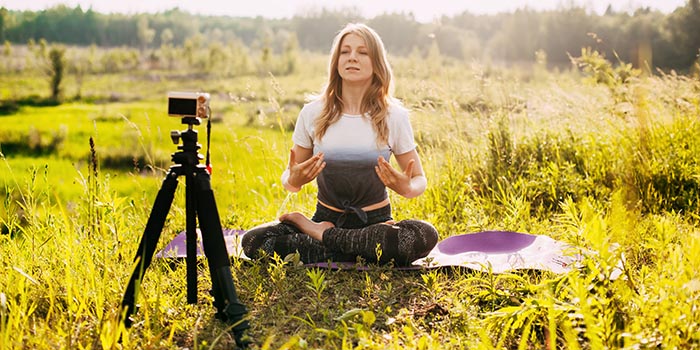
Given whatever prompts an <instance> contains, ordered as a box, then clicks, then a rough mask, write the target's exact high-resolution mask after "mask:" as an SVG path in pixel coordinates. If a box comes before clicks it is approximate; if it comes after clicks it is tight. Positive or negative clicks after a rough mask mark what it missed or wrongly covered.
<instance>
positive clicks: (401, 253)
mask: <svg viewBox="0 0 700 350" xmlns="http://www.w3.org/2000/svg"><path fill="white" fill-rule="evenodd" d="M311 220H312V221H315V222H321V221H330V222H332V223H334V224H335V225H336V226H341V227H334V228H329V229H327V230H326V231H324V233H323V242H320V241H317V240H315V239H313V238H311V237H310V236H309V235H307V234H305V233H303V232H301V231H300V230H299V229H298V228H296V227H295V226H293V225H290V224H286V223H280V222H273V223H268V224H264V225H260V226H258V227H255V228H253V229H251V230H250V231H248V232H246V233H245V235H244V236H243V240H242V245H243V251H244V252H245V254H246V255H247V256H248V257H250V258H259V257H261V256H263V255H265V254H269V255H272V254H273V253H277V254H278V255H280V256H281V257H283V258H284V257H285V256H287V255H288V254H292V253H295V252H298V253H299V255H300V259H301V261H303V262H304V263H316V262H326V261H339V262H340V261H343V262H347V261H349V262H355V261H356V260H357V257H361V258H363V259H364V260H365V261H366V262H368V263H379V264H386V263H389V262H390V261H393V262H394V264H395V265H397V266H406V265H410V264H411V262H413V261H415V260H417V259H420V258H422V257H425V256H426V255H428V253H430V251H431V250H432V249H433V247H435V244H437V240H438V232H437V230H435V227H433V225H431V224H429V223H427V222H425V221H420V220H403V221H400V222H398V223H396V224H395V225H387V224H384V222H386V221H388V220H391V207H390V206H386V207H384V208H380V209H376V210H372V211H369V212H367V222H366V223H365V222H362V220H361V219H360V218H359V217H358V216H357V215H356V214H355V213H352V212H346V213H338V212H335V211H332V210H330V209H328V208H326V207H324V206H322V205H317V206H316V213H315V214H314V216H313V217H312V218H311ZM379 252H381V254H380V253H379Z"/></svg>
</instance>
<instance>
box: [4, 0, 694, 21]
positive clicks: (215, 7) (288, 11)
mask: <svg viewBox="0 0 700 350" xmlns="http://www.w3.org/2000/svg"><path fill="white" fill-rule="evenodd" d="M572 3H573V4H576V5H581V6H585V7H586V8H587V9H590V10H593V11H595V12H598V13H603V12H604V11H605V9H606V8H607V7H608V4H611V5H612V6H613V9H615V10H616V11H632V10H634V9H636V8H638V7H642V6H644V7H647V6H648V7H651V8H652V9H658V10H660V11H663V12H667V13H668V12H672V11H673V10H674V9H676V8H677V7H679V6H683V5H684V4H685V3H686V0H333V1H330V0H327V1H320V0H236V1H227V0H0V7H5V8H8V9H10V10H33V11H37V10H43V9H46V8H49V7H52V6H55V5H58V4H65V5H67V6H69V7H75V6H77V5H80V6H81V8H82V9H83V10H87V9H89V8H92V9H93V10H94V11H97V12H102V13H113V12H119V13H126V14H134V13H142V12H162V11H165V10H168V9H172V8H175V7H178V8H180V9H182V10H185V11H188V12H191V13H195V14H204V15H228V16H236V17H238V16H240V17H257V16H262V17H266V18H288V17H293V16H294V15H298V14H303V13H305V12H308V11H309V10H310V9H320V8H327V9H343V8H348V7H356V8H357V9H359V10H360V14H361V15H362V16H363V17H365V18H371V17H374V16H376V15H379V14H382V13H385V12H404V13H408V12H412V13H413V15H414V16H415V18H416V20H418V21H421V22H430V21H432V20H434V19H436V18H439V17H440V16H442V15H448V16H450V15H455V14H458V13H462V12H464V11H469V12H471V13H475V14H494V13H498V12H506V11H513V10H515V9H518V8H523V7H526V6H527V7H528V8H531V9H535V10H545V9H556V8H558V7H562V6H568V5H570V4H572Z"/></svg>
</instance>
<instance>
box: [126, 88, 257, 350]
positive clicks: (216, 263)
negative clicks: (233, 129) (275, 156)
mask: <svg viewBox="0 0 700 350" xmlns="http://www.w3.org/2000/svg"><path fill="white" fill-rule="evenodd" d="M209 99H210V96H209V94H207V93H199V92H197V93H187V92H171V93H168V114H169V115H171V116H179V117H182V123H183V124H187V130H183V131H172V132H171V133H170V136H171V138H172V140H173V143H174V144H176V145H178V146H177V149H178V151H177V152H175V153H173V154H172V161H173V163H174V164H173V165H172V166H171V167H170V168H169V171H168V174H167V175H166V176H165V179H164V180H163V184H162V185H161V188H160V190H159V191H158V195H157V196H156V199H155V202H154V203H153V209H152V210H151V214H150V216H149V217H148V222H147V223H146V228H145V229H144V233H143V236H142V238H141V242H140V243H139V249H138V251H137V252H136V257H135V258H134V261H135V262H137V263H138V264H137V265H136V267H135V268H134V271H133V273H132V275H131V279H130V280H129V284H128V285H127V288H126V291H125V292H124V297H123V299H122V308H123V312H124V319H123V321H124V325H125V326H126V327H130V326H131V324H132V322H133V320H132V319H131V316H132V314H133V313H134V312H135V311H136V304H135V303H136V295H135V293H136V290H137V289H138V287H139V285H140V284H141V280H143V276H144V274H145V272H146V269H147V268H148V266H149V265H150V264H151V260H152V259H153V254H154V253H155V250H156V246H157V244H158V240H159V238H160V234H161V231H162V230H163V226H164V225H165V220H166V217H167V215H168V212H169V211H170V206H171V205H172V202H173V199H174V196H175V190H176V188H177V185H178V181H177V179H178V177H180V176H185V186H186V187H185V196H186V197H185V212H186V224H185V225H186V228H185V233H186V236H185V237H186V252H187V257H186V265H187V302H188V303H190V304H195V303H197V222H198V221H199V228H200V232H201V237H202V246H203V248H204V255H205V256H206V258H207V263H208V266H209V272H210V274H211V283H212V289H211V295H212V296H213V297H214V306H215V307H216V309H217V313H216V317H217V318H219V319H221V320H222V321H224V322H228V323H230V324H231V325H232V326H231V327H232V328H231V329H232V331H233V335H234V338H235V340H236V344H237V345H238V346H239V347H241V348H245V347H247V346H248V343H249V340H248V339H246V338H247V337H246V336H245V335H244V332H245V331H246V330H247V329H248V328H249V324H248V321H247V320H246V319H245V318H244V317H245V315H246V314H247V310H246V307H245V305H243V304H242V303H241V302H240V300H239V299H238V295H237V294H236V288H235V286H234V284H233V277H232V275H231V262H230V260H229V256H228V251H227V250H226V242H225V240H224V235H223V229H222V227H221V220H220V218H219V212H218V210H217V208H216V201H215V199H214V192H213V191H212V188H211V174H210V171H209V170H208V165H209V157H208V153H209V151H208V149H209V147H207V164H206V165H203V164H199V161H200V160H201V159H203V158H204V157H203V156H202V155H201V154H199V149H200V148H201V145H200V144H199V143H198V142H197V131H196V130H194V125H199V124H200V119H202V118H208V117H209ZM210 126H211V124H209V127H210ZM207 136H209V134H207ZM207 139H208V138H207ZM180 141H182V145H180Z"/></svg>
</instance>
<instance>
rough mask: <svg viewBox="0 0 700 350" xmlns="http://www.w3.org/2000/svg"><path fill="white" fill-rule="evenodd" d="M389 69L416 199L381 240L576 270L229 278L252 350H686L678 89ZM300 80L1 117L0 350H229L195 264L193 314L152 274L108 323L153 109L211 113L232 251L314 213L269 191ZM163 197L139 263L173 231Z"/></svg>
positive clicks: (694, 194) (687, 264)
mask: <svg viewBox="0 0 700 350" xmlns="http://www.w3.org/2000/svg"><path fill="white" fill-rule="evenodd" d="M395 68H396V69H395V70H396V72H397V91H396V94H397V96H398V97H400V98H401V99H402V100H403V101H404V103H405V104H406V105H407V106H408V107H410V108H411V109H412V110H413V114H412V115H413V117H412V118H413V119H412V122H413V126H414V129H415V131H416V138H417V141H418V142H419V144H420V148H419V151H420V153H421V156H422V160H423V163H424V167H425V170H426V172H427V175H428V178H429V188H428V190H427V191H426V193H425V194H424V195H423V196H421V197H419V198H417V199H414V200H406V199H403V198H399V197H398V196H395V195H393V194H392V203H393V207H394V216H395V218H396V219H399V220H400V219H406V218H421V219H425V220H428V221H430V222H432V223H433V224H434V225H435V226H436V227H437V228H438V231H439V232H440V235H441V238H446V237H449V236H452V235H455V234H461V233H467V232H475V231H480V230H498V229H502V230H513V231H520V232H529V233H535V234H544V235H548V236H551V237H553V238H556V239H559V240H563V241H565V242H569V243H571V244H574V245H576V246H579V247H583V248H585V249H587V250H588V251H590V252H592V253H591V254H590V255H588V256H587V257H586V259H585V260H584V262H583V264H582V265H581V266H580V267H579V268H577V269H575V270H574V271H572V272H570V273H568V274H564V275H555V274H552V273H548V272H535V271H519V272H512V273H505V274H493V273H489V272H488V271H486V272H479V271H472V270H467V269H436V270H425V271H410V272H409V271H398V270H393V269H390V268H386V267H376V268H373V269H371V270H368V271H344V270H341V271H333V270H323V269H308V268H303V267H299V266H298V265H297V264H295V263H294V261H293V259H292V260H285V259H284V257H270V258H268V259H265V260H261V261H256V262H250V261H242V260H238V259H233V260H232V270H233V277H234V281H235V285H236V287H237V289H238V293H239V296H240V297H241V299H242V301H243V303H244V304H246V305H247V306H248V308H249V316H250V322H251V329H250V335H251V336H252V338H253V339H254V340H255V343H254V345H253V347H254V348H258V349H335V348H338V349H350V348H362V349H387V348H389V349H492V348H508V349H511V348H517V349H531V348H538V349H539V348H547V349H555V348H566V349H600V348H620V349H628V348H635V349H643V348H659V347H661V348H682V349H695V348H699V347H700V336H698V334H700V274H699V273H698V270H697V266H700V231H699V230H698V226H697V223H698V216H697V212H698V196H699V195H698V193H700V192H699V191H698V185H699V184H700V177H699V175H698V174H700V169H698V167H699V166H698V162H697V154H698V151H699V150H698V149H697V147H698V146H697V145H698V144H700V142H698V141H700V140H698V138H699V136H698V135H700V130H699V129H700V126H699V125H698V122H697V121H698V117H700V101H699V98H698V96H700V95H699V94H698V92H700V83H698V81H697V80H692V79H689V78H685V77H682V76H674V75H659V76H656V77H650V78H641V77H640V78H636V79H632V80H630V81H628V82H625V83H624V84H622V83H615V84H611V85H610V86H608V85H605V84H601V83H595V82H591V81H589V80H588V78H587V76H585V75H580V74H578V73H576V72H563V73H550V72H543V71H533V72H528V71H518V70H507V69H501V68H494V67H489V66H487V65H477V64H473V65H468V66H466V65H462V64H458V63H454V62H453V63H449V64H445V65H443V66H437V65H431V64H427V63H425V62H412V61H409V60H407V59H400V58H396V64H395ZM303 69H308V70H309V71H314V72H318V71H320V72H321V73H322V69H320V68H318V66H316V68H312V67H305V68H303ZM302 73H304V72H300V74H295V75H291V76H285V77H272V76H259V77H255V76H249V77H243V78H240V79H219V78H212V80H211V81H204V80H200V81H188V82H187V84H182V80H178V79H176V78H173V79H170V78H168V79H165V78H162V77H165V76H166V75H167V73H165V72H149V73H148V74H146V73H139V72H135V73H132V74H118V75H107V76H101V77H97V76H95V77H92V76H88V77H86V79H85V82H84V86H83V89H84V90H83V98H84V100H78V101H72V102H66V103H63V104H60V105H57V106H31V105H21V106H19V107H18V110H17V111H16V112H14V113H12V114H8V115H4V116H1V117H0V122H2V123H3V129H2V131H0V145H1V147H2V153H3V156H2V160H1V161H0V163H2V164H0V186H2V187H1V188H2V189H3V192H2V193H3V194H4V196H2V197H3V198H4V201H3V205H2V206H0V220H1V222H0V223H1V224H2V225H1V227H2V234H0V269H2V273H0V348H1V349H20V348H33V349H48V348H104V349H154V348H156V349H161V348H162V349H181V348H189V349H220V348H221V349H224V348H231V347H232V346H233V339H232V337H231V335H230V333H229V331H228V328H227V325H226V324H223V323H220V322H219V321H217V320H216V319H215V318H214V316H213V312H214V309H213V307H212V306H211V305H210V303H211V297H209V295H208V293H207V290H208V288H209V287H210V281H209V278H210V277H209V273H208V270H207V269H206V264H204V262H203V261H202V264H201V266H200V267H199V276H200V283H199V289H200V293H199V299H200V301H199V303H197V304H194V305H188V304H187V303H186V298H185V293H186V292H185V289H186V288H185V269H184V266H183V263H170V262H165V261H160V260H158V261H156V262H155V263H154V264H153V265H152V266H151V268H150V269H149V271H148V272H147V273H146V278H145V279H144V281H143V285H142V286H143V288H142V289H141V292H140V295H139V297H138V303H139V304H140V309H139V312H138V313H137V314H136V315H135V318H136V322H135V324H134V326H133V327H132V328H131V329H129V330H126V329H123V328H122V326H121V325H120V322H119V319H120V310H119V303H120V301H121V296H122V293H123V291H124V288H125V285H126V282H127V280H128V278H129V274H130V272H131V271H132V268H133V262H132V259H133V256H134V254H135V250H136V248H137V244H138V241H139V239H140V238H141V234H142V232H143V227H144V226H145V222H146V220H147V218H148V215H149V212H150V209H151V207H150V206H151V205H152V203H153V199H154V198H155V193H156V191H157V189H158V187H159V186H160V183H161V180H162V177H163V176H164V174H165V171H166V169H167V167H168V166H169V161H170V160H169V154H170V153H172V152H174V151H175V146H174V145H173V144H172V142H171V141H170V140H169V137H168V135H169V131H170V130H171V129H181V128H182V126H181V125H179V121H178V120H177V119H175V118H169V117H167V116H165V114H164V96H165V92H166V91H168V90H171V89H175V88H177V87H178V84H182V85H188V84H189V85H188V86H194V87H201V86H205V87H211V88H212V89H213V90H210V91H214V92H215V94H214V96H215V98H214V100H213V105H212V106H213V109H214V117H215V118H214V119H215V123H214V124H213V132H212V145H213V148H212V159H213V164H214V173H213V177H212V185H213V188H214V191H215V195H216V199H217V204H218V207H219V212H220V214H221V217H222V223H223V225H224V227H229V228H238V229H241V228H242V229H245V228H250V227H252V226H254V225H257V224H260V223H263V222H266V221H269V220H271V219H273V218H275V217H276V216H277V215H278V214H279V213H281V212H283V211H288V210H299V211H302V212H305V213H307V214H311V213H312V211H313V208H314V200H315V199H314V195H315V192H314V190H313V188H305V189H304V190H303V191H302V192H300V193H298V194H291V195H290V194H287V193H286V192H285V191H284V190H283V189H282V188H281V186H280V185H279V180H278V178H279V175H280V173H281V171H282V170H283V168H284V166H285V165H286V161H287V154H288V153H287V152H288V149H289V147H291V141H290V139H291V132H290V130H289V123H290V121H291V122H293V120H294V118H295V116H296V113H297V112H298V108H300V101H303V99H304V95H305V94H306V93H309V92H313V91H316V90H318V87H319V85H320V83H321V82H319V81H315V80H313V78H312V79H309V78H307V77H306V76H307V75H308V74H302ZM149 77H150V78H149ZM155 77H161V78H158V79H156V78H155ZM5 78H6V77H5V76H3V81H2V83H0V91H9V90H10V89H9V88H8V86H7V85H5V84H14V83H13V82H19V81H21V82H22V84H21V85H18V86H24V87H27V88H26V90H18V91H16V92H13V94H16V96H13V97H11V98H14V99H21V98H23V97H26V96H29V95H32V94H41V93H44V92H42V91H40V90H41V89H43V88H41V89H40V88H38V87H40V86H41V84H40V83H39V82H40V79H41V77H39V76H32V75H31V74H26V75H13V76H8V77H7V79H5ZM32 86H34V87H37V89H38V90H34V89H33V88H30V87H32ZM87 87H89V88H87ZM23 89H24V88H23ZM46 89H48V88H46ZM67 89H68V91H70V90H71V89H74V86H72V85H68V86H67ZM88 91H89V93H88ZM229 92H230V94H229ZM3 94H4V95H3V96H4V97H3V98H5V99H6V98H8V97H7V96H8V95H7V94H6V93H3ZM112 95H113V96H115V97H114V98H113V99H112V101H110V99H109V98H107V99H104V98H103V97H105V96H107V97H109V96H112ZM198 130H199V131H200V143H204V135H205V131H204V130H205V128H204V127H198ZM90 138H92V139H93V140H94V143H95V147H94V149H91V147H90V145H89V139H90ZM93 150H94V152H95V154H96V158H95V159H96V160H97V163H98V167H97V168H94V167H91V164H92V158H91V157H92V156H91V154H92V151H93ZM134 160H136V162H135V161H134ZM307 187H311V186H307ZM183 188H184V186H180V188H179V189H178V193H177V196H176V200H175V202H174V203H173V207H172V210H171V212H170V215H169V217H168V221H167V222H166V227H165V229H164V232H163V234H162V236H161V237H162V238H161V241H160V242H159V247H162V246H164V245H165V244H166V243H167V242H168V241H169V240H170V239H171V238H173V237H174V236H175V234H177V232H179V231H181V230H182V229H183V228H184V214H185V210H184V198H183V197H184V196H183V192H184V191H183V190H182V189H183ZM620 261H622V262H623V271H622V275H621V276H619V277H618V278H613V276H615V275H614V272H615V268H616V266H618V263H619V262H620ZM120 339H121V342H119V340H120Z"/></svg>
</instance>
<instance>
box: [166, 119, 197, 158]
mask: <svg viewBox="0 0 700 350" xmlns="http://www.w3.org/2000/svg"><path fill="white" fill-rule="evenodd" d="M200 123H201V120H200V119H199V118H197V117H185V118H182V124H187V130H182V131H177V130H173V131H171V132H170V139H172V140H173V143H174V144H176V145H178V146H177V149H178V150H180V151H179V152H175V153H173V154H172V155H171V159H172V161H173V163H175V164H180V165H183V166H192V167H196V166H197V165H198V164H199V161H200V160H202V159H204V156H203V155H201V154H200V153H199V150H200V149H201V148H202V145H201V144H199V143H198V142H197V130H195V129H194V126H195V125H199V124H200ZM180 140H182V145H180V144H179V143H180Z"/></svg>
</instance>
